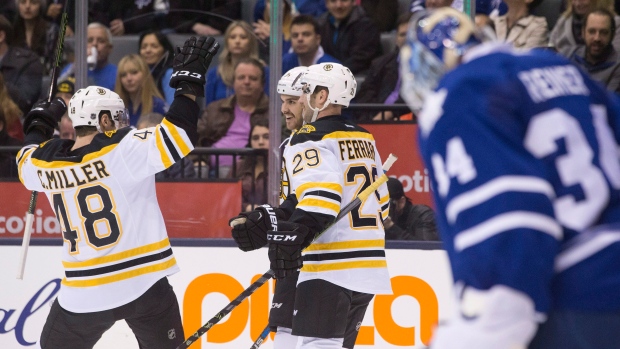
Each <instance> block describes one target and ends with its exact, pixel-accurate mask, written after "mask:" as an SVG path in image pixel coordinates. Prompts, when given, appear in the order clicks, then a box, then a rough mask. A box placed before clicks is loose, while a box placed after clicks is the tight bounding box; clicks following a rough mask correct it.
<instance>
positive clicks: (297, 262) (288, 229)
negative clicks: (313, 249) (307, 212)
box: [267, 221, 310, 279]
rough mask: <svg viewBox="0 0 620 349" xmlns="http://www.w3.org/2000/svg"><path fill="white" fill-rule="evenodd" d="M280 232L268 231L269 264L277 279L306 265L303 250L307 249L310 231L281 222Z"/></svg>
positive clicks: (303, 226)
mask: <svg viewBox="0 0 620 349" xmlns="http://www.w3.org/2000/svg"><path fill="white" fill-rule="evenodd" d="M279 228H280V229H279V230H278V231H268V232H267V240H269V263H270V268H271V270H273V271H274V272H275V277H276V279H282V278H285V277H287V276H289V275H291V274H294V273H295V272H296V271H297V270H298V269H299V268H301V267H302V266H303V265H304V261H303V257H302V256H301V250H302V249H303V248H304V247H305V245H306V243H305V240H306V237H307V236H308V233H309V232H310V229H308V227H306V226H305V225H303V224H297V223H292V222H287V221H281V222H279Z"/></svg>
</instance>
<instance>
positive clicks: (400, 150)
mask: <svg viewBox="0 0 620 349" xmlns="http://www.w3.org/2000/svg"><path fill="white" fill-rule="evenodd" d="M362 127H364V128H365V129H367V130H368V131H370V132H371V133H372V135H373V137H374V138H375V141H376V143H377V149H378V150H379V154H381V159H382V160H384V159H386V158H387V156H388V155H389V154H390V153H392V154H394V155H396V156H398V161H396V162H395V163H394V166H392V168H391V169H390V172H389V173H388V175H389V176H390V177H396V178H398V179H399V180H400V181H401V182H402V183H403V190H404V191H405V195H406V196H407V197H409V198H410V199H411V201H412V202H413V203H415V204H425V205H428V206H431V207H433V204H432V199H431V194H430V190H431V186H430V179H429V177H428V170H427V169H426V167H424V162H423V161H422V157H421V156H420V152H419V150H418V142H417V132H418V125H417V124H413V123H395V124H363V125H362Z"/></svg>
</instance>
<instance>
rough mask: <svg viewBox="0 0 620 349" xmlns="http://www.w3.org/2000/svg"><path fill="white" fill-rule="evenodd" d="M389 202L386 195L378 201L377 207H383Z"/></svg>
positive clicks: (388, 197)
mask: <svg viewBox="0 0 620 349" xmlns="http://www.w3.org/2000/svg"><path fill="white" fill-rule="evenodd" d="M388 201H390V195H386V196H384V197H382V198H380V199H379V206H383V204H385V203H386V202H388Z"/></svg>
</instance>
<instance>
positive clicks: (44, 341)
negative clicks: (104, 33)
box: [17, 37, 219, 349]
mask: <svg viewBox="0 0 620 349" xmlns="http://www.w3.org/2000/svg"><path fill="white" fill-rule="evenodd" d="M218 48H219V46H218V44H217V42H215V40H214V39H213V38H204V37H201V38H199V39H196V38H194V37H192V38H191V39H189V40H187V41H186V42H185V44H184V46H183V48H182V49H180V50H179V51H178V52H177V53H176V55H175V58H174V64H173V71H174V72H173V74H172V78H171V80H170V86H171V87H173V88H175V89H176V93H175V99H174V101H173V103H172V105H171V106H170V111H169V112H168V113H167V114H166V116H165V118H164V120H163V122H162V123H161V124H159V125H157V126H156V127H151V128H148V129H144V130H134V129H132V128H129V127H126V128H121V129H118V127H119V125H120V123H121V121H122V119H123V118H125V117H126V115H125V106H124V104H123V101H122V100H121V99H120V97H119V96H118V95H117V94H116V93H114V92H112V91H110V90H108V89H106V88H103V87H98V86H90V87H87V88H84V89H80V90H78V91H77V92H76V93H75V95H74V96H73V97H72V98H71V100H70V102H69V117H70V118H71V120H72V121H73V126H74V127H75V129H76V134H77V138H76V140H75V141H72V140H61V139H51V140H50V138H51V136H52V133H53V130H54V126H55V125H56V124H57V122H58V121H59V120H60V117H61V116H62V115H63V114H64V112H65V110H66V107H65V105H64V103H63V102H62V101H61V100H60V99H56V100H54V101H52V102H51V104H48V103H46V102H40V103H38V104H37V105H36V106H35V108H33V109H32V110H31V111H30V112H29V113H28V115H27V116H26V119H25V122H24V130H25V134H26V141H25V144H26V146H25V147H24V148H23V149H22V150H21V151H20V152H19V153H18V155H17V162H18V167H19V177H20V180H21V182H22V183H23V184H24V185H25V186H26V188H28V189H29V190H36V191H38V192H42V193H45V195H46V196H47V198H48V200H49V202H50V205H51V207H52V209H53V210H54V212H55V214H56V217H57V219H58V221H59V223H60V226H61V230H62V236H63V240H64V244H63V252H62V264H63V266H64V269H65V275H64V277H63V279H62V282H61V288H60V292H59V295H58V299H57V300H56V301H54V303H53V305H52V308H51V310H50V314H49V316H48V318H47V321H46V323H45V326H44V328H43V332H42V334H41V340H40V344H41V347H42V348H43V349H85V348H92V347H93V346H94V345H95V343H96V342H97V341H98V340H99V338H101V335H102V334H103V333H104V332H105V331H107V330H108V329H109V328H110V327H112V325H113V324H114V323H115V322H116V321H117V320H121V319H124V320H125V321H126V322H127V324H128V325H129V327H130V328H131V329H132V331H133V333H134V334H135V336H136V338H137V340H138V343H139V345H140V348H149V349H151V348H156V349H158V348H161V349H171V348H176V347H177V345H179V344H180V343H181V342H182V341H183V340H184V333H183V327H182V324H181V316H180V312H179V305H178V303H177V300H176V296H175V293H174V291H173V290H172V287H171V286H170V285H169V283H168V280H167V275H171V274H173V273H176V272H177V271H178V270H179V268H178V266H177V263H176V260H175V258H174V255H173V253H172V249H171V246H170V242H169V241H168V236H167V233H166V228H165V225H164V220H163V217H162V214H161V211H160V210H159V206H158V204H157V198H156V195H155V174H156V173H157V172H160V171H162V170H164V169H166V168H168V167H170V166H171V165H172V164H174V163H176V162H177V161H179V160H181V158H183V157H184V156H186V155H187V154H188V153H189V152H190V151H191V150H192V149H193V146H192V143H193V142H194V141H195V140H196V138H197V133H196V123H197V120H198V113H199V106H198V105H197V104H196V102H195V100H196V96H199V97H200V96H203V95H204V84H205V78H204V76H205V73H206V71H207V69H208V67H209V64H210V62H211V60H212V58H213V56H214V55H215V54H216V53H217V51H218Z"/></svg>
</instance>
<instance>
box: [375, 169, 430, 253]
mask: <svg viewBox="0 0 620 349" xmlns="http://www.w3.org/2000/svg"><path fill="white" fill-rule="evenodd" d="M387 186H388V191H389V193H390V215H389V216H388V217H387V218H386V219H385V221H384V222H383V224H384V227H385V239H386V240H418V241H420V240H423V241H437V240H439V236H438V235H437V227H436V226H435V213H434V212H433V210H432V209H431V208H430V207H428V206H426V205H414V204H412V203H411V200H410V199H409V198H408V197H406V196H405V192H404V190H403V185H402V183H401V182H400V181H399V180H398V179H396V178H390V179H389V180H388V182H387Z"/></svg>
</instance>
